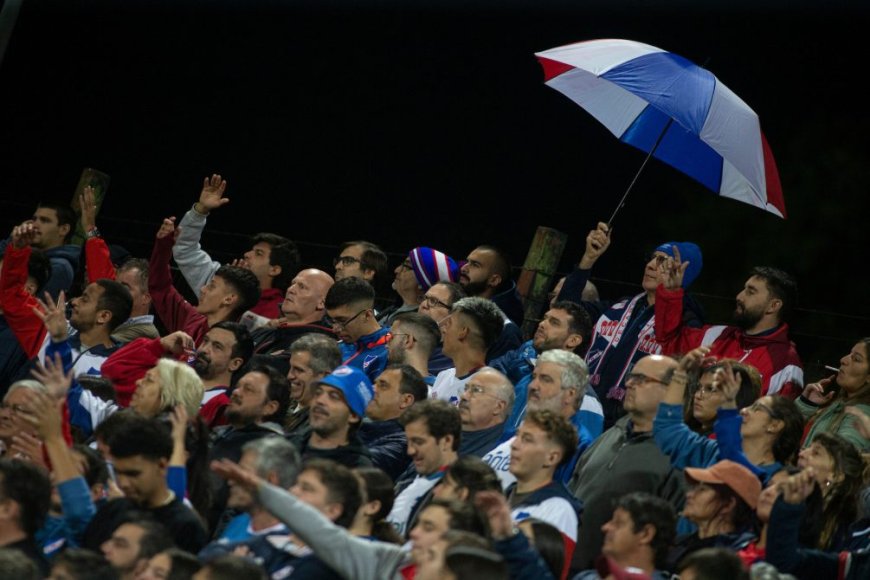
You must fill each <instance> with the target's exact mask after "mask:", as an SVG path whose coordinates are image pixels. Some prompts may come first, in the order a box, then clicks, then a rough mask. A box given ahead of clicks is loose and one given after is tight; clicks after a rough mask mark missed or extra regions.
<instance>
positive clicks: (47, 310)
mask: <svg viewBox="0 0 870 580" xmlns="http://www.w3.org/2000/svg"><path fill="white" fill-rule="evenodd" d="M36 301H37V302H38V303H39V307H37V308H34V309H33V313H34V314H36V316H38V317H39V319H40V320H41V321H42V323H43V324H44V325H45V329H46V330H47V331H48V334H49V336H51V339H52V340H53V341H54V342H63V341H64V340H66V338H67V336H68V335H69V329H68V328H67V322H66V314H65V313H66V296H65V295H64V292H63V290H61V291H60V294H59V295H58V297H57V302H55V301H54V300H52V298H51V294H49V293H48V292H46V293H45V301H44V302H43V301H42V300H40V299H39V298H37V299H36Z"/></svg>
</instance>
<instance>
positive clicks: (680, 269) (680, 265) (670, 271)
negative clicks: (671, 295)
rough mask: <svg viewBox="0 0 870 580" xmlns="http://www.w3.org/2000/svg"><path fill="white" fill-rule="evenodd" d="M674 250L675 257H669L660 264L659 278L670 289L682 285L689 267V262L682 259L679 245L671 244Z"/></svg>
mask: <svg viewBox="0 0 870 580" xmlns="http://www.w3.org/2000/svg"><path fill="white" fill-rule="evenodd" d="M671 248H672V249H673V252H674V257H673V258H671V257H668V259H667V260H665V261H664V262H662V263H661V264H659V279H660V280H661V281H662V284H663V285H664V287H665V288H667V289H668V290H675V289H677V288H680V287H682V285H683V275H684V274H685V273H686V268H688V267H689V262H683V261H682V260H681V259H680V249H679V248H678V247H677V246H671Z"/></svg>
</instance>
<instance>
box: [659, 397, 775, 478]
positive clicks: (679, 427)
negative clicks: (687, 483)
mask: <svg viewBox="0 0 870 580" xmlns="http://www.w3.org/2000/svg"><path fill="white" fill-rule="evenodd" d="M742 423H743V419H742V418H741V417H740V415H739V414H738V413H737V410H736V409H720V410H719V411H718V413H717V416H716V423H715V426H714V430H715V432H716V439H710V438H708V437H704V436H703V435H699V434H698V433H695V432H694V431H692V430H691V429H689V426H688V425H686V424H685V423H684V422H683V407H682V405H667V404H665V403H660V404H659V410H658V413H657V414H656V418H655V421H654V422H653V437H654V438H655V442H656V445H658V447H659V449H661V451H662V453H664V454H665V455H667V456H668V457H670V458H671V463H672V465H673V466H674V467H676V468H677V469H685V468H686V467H709V466H711V465H713V464H714V463H717V462H719V461H721V460H723V459H730V460H731V461H736V462H738V463H740V464H741V465H743V466H744V467H746V468H747V469H749V470H750V471H752V472H753V473H755V475H757V476H758V477H759V478H761V480H762V482H763V483H766V482H767V480H768V479H769V478H770V476H771V475H773V474H774V473H776V472H777V471H779V470H780V469H782V464H781V463H779V462H778V461H774V462H773V463H771V464H768V465H755V464H753V463H752V462H750V461H749V460H748V459H747V458H746V455H744V453H743V442H742V439H741V437H740V425H741V424H742Z"/></svg>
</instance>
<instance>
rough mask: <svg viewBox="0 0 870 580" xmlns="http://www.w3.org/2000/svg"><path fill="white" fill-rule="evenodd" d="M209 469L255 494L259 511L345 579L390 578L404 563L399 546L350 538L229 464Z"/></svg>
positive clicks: (299, 503) (297, 502)
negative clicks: (286, 529) (259, 504)
mask: <svg viewBox="0 0 870 580" xmlns="http://www.w3.org/2000/svg"><path fill="white" fill-rule="evenodd" d="M211 467H212V470H213V471H215V472H216V473H217V474H218V475H220V476H221V477H224V478H226V479H229V480H232V481H233V482H234V483H236V484H238V485H242V486H244V487H245V488H247V489H248V490H250V491H252V492H256V493H257V495H258V496H259V499H260V503H261V505H262V506H263V507H265V508H266V509H267V510H268V511H269V512H270V513H272V515H274V516H275V517H276V518H278V519H279V520H281V521H282V522H284V523H285V524H287V526H288V527H289V528H290V529H291V530H293V533H294V534H296V535H297V536H299V538H300V539H301V540H302V541H304V542H305V543H306V544H308V546H309V547H311V549H312V550H313V551H314V554H315V555H316V556H317V557H318V558H320V559H321V560H323V561H324V562H325V563H326V564H327V565H328V566H329V567H331V568H333V569H334V570H335V571H336V572H338V573H339V574H341V575H342V576H343V577H345V578H355V579H357V580H380V579H381V578H392V577H393V576H394V575H395V572H396V570H397V569H398V568H399V566H400V565H401V564H402V563H403V562H404V561H405V559H406V554H405V552H404V551H403V550H402V547H401V546H397V545H394V544H387V543H384V542H377V541H370V540H364V539H362V538H358V537H355V536H353V535H351V534H350V532H348V531H347V530H346V529H344V528H342V527H340V526H338V525H336V524H334V523H333V522H331V521H329V520H328V519H327V518H326V516H324V515H323V514H321V513H320V512H319V511H317V510H316V509H314V508H313V507H311V506H309V505H308V504H306V503H304V502H302V501H300V500H298V499H297V498H296V496H294V495H293V494H292V493H290V492H289V491H287V490H285V489H281V488H280V487H277V486H274V485H271V484H269V483H266V482H265V481H264V480H263V479H262V478H260V477H257V475H256V474H254V473H251V472H249V471H246V470H244V469H242V468H241V467H239V465H238V464H236V463H233V462H232V461H229V460H226V459H223V460H221V461H213V462H212V464H211Z"/></svg>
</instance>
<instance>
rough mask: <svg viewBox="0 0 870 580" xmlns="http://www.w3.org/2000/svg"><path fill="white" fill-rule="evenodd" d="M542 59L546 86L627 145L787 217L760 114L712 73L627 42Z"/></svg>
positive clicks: (583, 45)
mask: <svg viewBox="0 0 870 580" xmlns="http://www.w3.org/2000/svg"><path fill="white" fill-rule="evenodd" d="M535 56H537V57H538V60H539V61H540V63H541V66H543V68H544V76H545V82H546V84H547V85H548V86H550V87H552V88H554V89H556V90H557V91H559V92H561V93H563V94H564V95H566V96H567V97H568V98H570V99H571V100H573V101H574V102H576V103H577V104H578V105H580V106H581V107H583V108H584V109H586V111H588V112H589V113H590V114H591V115H592V116H594V117H595V118H596V119H598V121H599V122H601V123H602V124H603V125H604V126H605V127H607V129H609V130H610V132H611V133H613V134H614V135H616V137H618V138H619V140H620V141H623V142H625V143H628V144H629V145H633V146H634V147H637V148H638V149H641V150H642V151H645V152H647V153H648V154H651V155H652V156H653V157H655V158H656V159H660V160H661V161H664V162H665V163H667V164H668V165H671V166H672V167H674V168H676V169H678V170H680V171H682V172H683V173H685V174H686V175H688V176H690V177H692V178H693V179H695V180H697V181H698V182H700V183H701V184H703V185H704V186H706V187H707V188H709V189H710V190H712V191H714V192H716V193H718V194H719V195H722V196H724V197H730V198H732V199H736V200H739V201H742V202H745V203H748V204H750V205H753V206H755V207H758V208H761V209H763V210H766V211H769V212H771V213H773V214H775V215H777V216H779V217H782V218H784V217H785V215H786V213H785V201H784V199H783V196H782V186H781V185H780V181H779V173H778V171H777V169H776V163H775V161H774V159H773V154H772V153H771V151H770V147H769V146H768V144H767V141H766V139H765V138H764V134H763V133H762V132H761V126H760V123H759V121H758V115H757V114H756V113H755V112H754V111H753V110H752V109H751V108H749V106H748V105H747V104H746V103H745V102H743V100H742V99H741V98H740V97H738V96H737V95H736V94H734V92H733V91H731V90H730V89H729V88H728V87H726V86H725V85H724V84H723V83H722V82H721V81H720V80H719V79H717V78H716V77H715V75H713V73H711V72H710V71H708V70H707V69H705V68H702V67H700V66H698V65H696V64H694V63H692V62H690V61H689V60H687V59H685V58H683V57H681V56H679V55H676V54H673V53H671V52H667V51H665V50H662V49H660V48H656V47H655V46H650V45H648V44H643V43H640V42H634V41H631V40H620V39H605V40H590V41H587V42H578V43H576V44H571V45H568V46H561V47H558V48H553V49H550V50H546V51H543V52H539V53H536V55H535ZM648 159H649V156H648V157H647V160H648ZM645 163H646V162H644V164H645ZM641 169H643V166H642V167H641ZM638 173H639V172H638ZM635 179H637V176H635ZM632 184H633V182H632ZM629 189H631V186H629ZM627 194H628V191H626V195H627ZM624 199H625V198H624V197H623V200H624ZM621 204H622V202H620V205H621ZM617 209H619V208H618V207H617ZM611 219H612V218H611Z"/></svg>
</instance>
